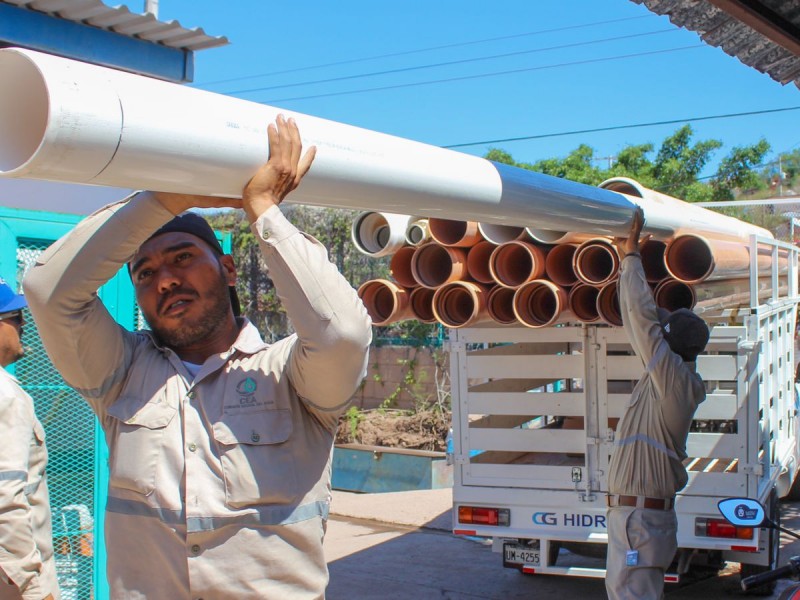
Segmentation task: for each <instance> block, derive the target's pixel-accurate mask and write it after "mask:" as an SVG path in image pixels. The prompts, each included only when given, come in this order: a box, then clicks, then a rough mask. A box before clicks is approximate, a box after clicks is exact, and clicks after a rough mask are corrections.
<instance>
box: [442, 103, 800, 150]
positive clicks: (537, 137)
mask: <svg viewBox="0 0 800 600" xmlns="http://www.w3.org/2000/svg"><path fill="white" fill-rule="evenodd" d="M791 110H800V106H788V107H786V108H770V109H765V110H753V111H749V112H740V113H728V114H724V115H709V116H704V117H690V118H686V119H670V120H669V121H652V122H650V123H633V124H630V125H612V126H609V127H595V128H593V129H575V130H572V131H560V132H558V133H541V134H538V135H525V136H520V137H513V138H503V139H496V140H483V141H480V142H467V143H463V144H449V145H447V146H441V147H442V148H465V147H467V146H481V145H485V144H500V143H504V142H520V141H524V140H540V139H544V138H553V137H561V136H565V135H577V134H580V133H598V132H601V131H617V130H620V129H634V128H636V127H653V126H656V125H674V124H676V123H691V122H694V121H711V120H712V119H732V118H735V117H749V116H751V115H766V114H770V113H779V112H787V111H791Z"/></svg>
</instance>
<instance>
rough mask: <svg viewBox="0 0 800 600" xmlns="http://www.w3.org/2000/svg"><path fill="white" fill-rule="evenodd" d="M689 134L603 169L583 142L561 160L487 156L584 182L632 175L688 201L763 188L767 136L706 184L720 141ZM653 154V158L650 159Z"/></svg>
mask: <svg viewBox="0 0 800 600" xmlns="http://www.w3.org/2000/svg"><path fill="white" fill-rule="evenodd" d="M693 136H694V131H693V130H692V127H691V126H690V125H684V126H683V127H680V128H679V129H678V130H676V131H675V133H673V134H672V135H670V136H668V137H667V138H666V139H664V140H663V141H662V142H661V144H660V146H659V147H658V150H656V149H655V146H654V145H653V144H650V143H647V144H639V145H631V146H627V147H625V148H623V149H622V150H620V151H619V152H618V154H617V157H616V162H615V163H614V164H613V165H612V166H611V167H610V168H607V169H602V168H599V167H596V166H595V164H597V163H600V159H598V158H597V157H595V156H594V154H595V152H594V149H593V148H592V147H591V146H588V145H586V144H581V145H580V146H578V147H577V148H576V149H575V150H573V151H572V152H570V153H569V154H568V155H567V156H566V157H564V158H548V159H544V160H540V161H537V162H535V163H533V164H529V163H523V162H517V161H516V160H514V158H513V156H511V154H509V153H508V152H506V151H505V150H502V149H500V148H492V149H491V150H490V151H489V152H488V153H487V154H486V158H488V159H489V160H494V161H497V162H501V163H503V164H508V165H513V166H517V167H520V168H523V169H530V170H533V171H538V172H540V173H545V174H547V175H553V176H555V177H563V178H565V179H570V180H572V181H577V182H580V183H585V184H588V185H597V184H599V183H601V182H602V181H603V180H605V179H608V178H611V177H630V178H632V179H635V180H637V181H638V182H639V183H641V184H642V185H643V186H645V187H647V188H650V189H654V190H657V191H660V192H663V193H665V194H668V195H670V196H674V197H676V198H680V199H682V200H686V201H688V202H699V201H706V200H722V199H732V198H735V197H736V195H737V193H741V192H744V191H752V190H754V189H763V187H764V185H765V184H764V182H763V179H764V178H763V176H762V177H759V174H758V173H757V172H756V170H755V169H756V168H757V167H758V165H759V164H760V163H761V161H762V160H763V158H764V156H765V155H766V153H767V152H769V148H770V147H769V144H768V143H767V142H766V140H763V139H762V140H760V141H759V142H758V143H756V144H753V145H751V146H742V147H736V148H734V149H733V150H731V152H730V153H729V154H728V155H727V156H726V157H725V158H723V159H722V160H721V161H720V165H719V167H718V169H717V172H716V173H715V175H714V176H713V177H711V178H710V180H709V181H707V182H705V181H702V180H701V179H700V173H702V171H703V169H705V167H706V166H707V165H708V163H709V162H710V160H711V159H712V157H713V155H714V152H715V151H717V150H718V149H719V148H720V147H721V146H722V142H721V141H719V140H701V141H694V140H693ZM654 152H655V156H653V157H652V158H651V155H652V154H653V153H654ZM795 154H796V156H794V155H792V156H789V155H787V159H786V161H787V164H791V165H793V166H796V165H798V164H799V163H800V151H798V152H796V153H795ZM793 172H794V171H793Z"/></svg>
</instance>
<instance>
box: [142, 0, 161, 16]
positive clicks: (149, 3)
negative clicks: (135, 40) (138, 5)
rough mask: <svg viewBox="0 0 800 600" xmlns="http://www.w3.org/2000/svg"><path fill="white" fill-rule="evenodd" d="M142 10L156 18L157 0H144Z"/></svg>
mask: <svg viewBox="0 0 800 600" xmlns="http://www.w3.org/2000/svg"><path fill="white" fill-rule="evenodd" d="M144 12H145V13H150V14H151V15H153V16H154V17H155V18H156V19H157V18H158V0H144Z"/></svg>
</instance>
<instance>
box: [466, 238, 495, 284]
mask: <svg viewBox="0 0 800 600" xmlns="http://www.w3.org/2000/svg"><path fill="white" fill-rule="evenodd" d="M495 248H497V246H495V245H494V244H492V243H491V242H489V241H486V240H484V241H480V242H478V243H477V244H475V245H474V246H472V248H470V249H469V250H468V251H467V273H469V276H470V277H472V279H474V280H475V281H478V282H480V283H485V284H488V285H492V284H494V278H492V272H491V271H490V270H489V258H490V257H491V256H492V252H494V249H495Z"/></svg>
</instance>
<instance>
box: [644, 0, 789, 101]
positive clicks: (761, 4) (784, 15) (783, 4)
mask: <svg viewBox="0 0 800 600" xmlns="http://www.w3.org/2000/svg"><path fill="white" fill-rule="evenodd" d="M631 1H632V2H635V3H636V4H643V5H644V6H646V7H647V8H648V9H649V10H650V11H651V12H654V13H656V14H658V15H666V16H667V17H669V20H670V21H671V22H672V23H673V24H675V25H677V26H679V27H684V28H686V29H689V30H691V31H694V32H696V33H698V34H699V35H700V37H701V38H702V39H703V41H705V42H706V43H707V44H710V45H711V46H717V47H719V48H722V50H724V51H725V52H726V53H727V54H729V55H731V56H734V57H736V58H738V59H739V60H740V61H742V62H743V63H744V64H746V65H747V66H749V67H753V68H754V69H757V70H758V71H761V72H762V73H766V74H767V75H769V76H770V77H772V79H774V80H776V81H778V82H780V83H782V84H787V83H791V82H794V84H795V85H796V86H797V87H800V56H799V55H798V53H796V52H792V51H791V50H788V49H787V48H786V47H784V46H783V45H780V44H778V43H776V42H775V41H773V38H772V37H771V36H769V35H765V34H763V33H759V31H757V30H756V28H754V27H752V26H751V24H752V23H747V22H745V21H743V20H741V19H738V18H736V17H735V16H733V15H732V14H730V13H729V12H726V11H724V10H722V9H721V8H718V7H717V6H714V4H713V3H712V2H710V1H709V0H631ZM717 3H719V4H728V3H722V2H717ZM734 4H735V3H734ZM739 4H741V3H739ZM749 4H751V5H754V6H755V8H758V9H764V10H765V11H767V12H768V13H769V14H771V15H774V16H775V17H776V18H777V19H778V20H780V22H781V23H782V24H783V25H784V26H785V27H786V28H787V29H789V30H791V32H794V33H796V31H797V30H798V29H800V2H798V1H797V0H756V1H754V2H751V3H749Z"/></svg>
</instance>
